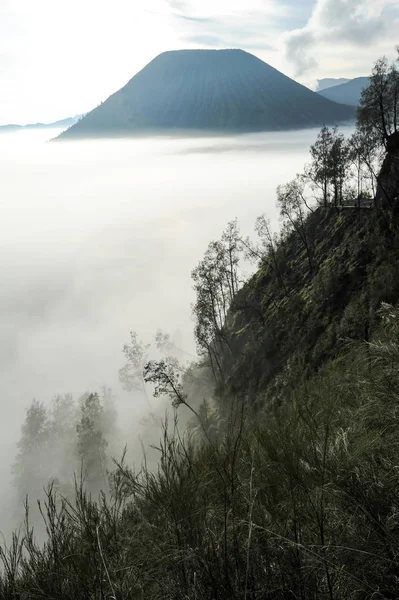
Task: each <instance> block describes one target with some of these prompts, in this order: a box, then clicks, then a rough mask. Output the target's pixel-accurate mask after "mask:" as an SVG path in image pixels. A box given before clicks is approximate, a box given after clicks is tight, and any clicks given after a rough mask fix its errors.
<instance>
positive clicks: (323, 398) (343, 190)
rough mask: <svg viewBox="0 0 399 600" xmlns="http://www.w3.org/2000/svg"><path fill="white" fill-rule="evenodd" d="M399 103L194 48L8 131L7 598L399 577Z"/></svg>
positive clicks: (223, 596)
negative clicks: (92, 98) (80, 108)
mask: <svg viewBox="0 0 399 600" xmlns="http://www.w3.org/2000/svg"><path fill="white" fill-rule="evenodd" d="M166 5H167V6H169V7H172V9H173V10H178V11H181V10H183V8H184V7H185V5H186V3H180V2H176V3H175V2H171V3H166V4H165V6H166ZM165 6H164V5H163V4H162V7H163V9H165ZM317 6H318V4H317ZM320 6H321V8H320V10H318V9H317V8H316V9H315V10H314V13H313V15H314V19H313V20H310V21H309V27H308V29H306V30H304V32H303V31H302V34H303V33H305V34H306V35H308V34H309V32H311V31H312V30H311V27H314V26H315V25H314V24H315V23H316V24H317V23H319V22H323V18H326V15H327V16H328V18H331V15H332V14H333V10H332V9H333V7H332V6H330V5H329V3H328V2H324V3H323V2H322V3H321V5H320ZM182 7H183V8H182ZM323 7H324V8H326V7H327V8H328V7H329V10H326V11H325V13H324V12H323ZM234 10H236V9H234ZM148 12H149V13H150V14H151V15H152V14H153V11H151V10H149V11H148ZM0 13H1V8H0ZM162 14H163V13H162ZM173 14H174V13H173ZM233 14H234V11H233ZM355 14H356V18H357V17H358V16H359V14H360V13H359V11H358V10H356V11H355ZM361 14H363V13H361ZM323 15H324V16H323ZM230 16H231V15H230ZM151 18H152V17H151ZM179 18H181V19H182V20H185V21H187V22H188V23H193V22H194V23H196V24H201V23H203V22H206V23H209V22H212V19H208V18H205V17H201V16H194V17H193V16H187V15H183V16H182V15H180V17H179ZM0 26H1V23H0ZM187 26H188V25H187ZM295 31H296V30H295ZM295 31H294V32H295ZM334 31H335V30H334ZM297 33H298V32H297ZM211 39H212V38H211ZM287 39H288V38H287ZM298 39H302V38H301V35H299V37H298ZM306 39H307V42H306V45H307V47H310V46H311V45H312V44H313V43H314V42H313V37H312V35H310V37H306ZM295 40H296V41H297V38H296V37H295V36H294V37H292V38H291V46H292V47H294V45H295ZM208 41H209V40H208ZM209 45H211V46H214V45H215V44H213V43H212V44H209ZM218 45H219V43H218V44H216V46H218ZM287 47H288V46H287ZM396 52H397V53H398V52H399V47H397V48H396ZM0 59H1V56H0ZM299 62H300V63H301V64H300V65H299V66H301V68H302V69H304V70H305V71H306V70H307V69H312V68H315V65H316V61H313V59H312V60H310V59H309V56H307V54H306V52H305V54H304V56H303V57H302V58H301V61H299ZM358 70H359V69H358ZM331 72H332V74H333V75H335V74H336V73H335V71H334V70H332V71H331ZM344 74H346V73H343V75H344ZM357 74H358V75H359V73H357ZM0 78H1V64H0ZM0 106H1V104H0ZM70 114H76V113H72V112H71V113H70ZM398 115H399V56H396V60H395V61H394V62H392V63H390V62H389V61H388V59H387V58H385V57H382V58H380V59H378V60H377V61H376V62H375V64H374V67H373V69H372V72H371V75H370V77H361V76H358V77H355V78H347V77H339V78H336V77H326V78H324V79H321V80H318V91H313V90H311V89H310V88H308V87H305V86H304V85H302V84H300V83H298V82H297V81H295V80H293V79H291V78H289V77H287V76H286V75H284V74H283V73H282V72H280V71H278V70H277V69H275V68H273V67H271V66H270V65H269V64H267V63H265V62H264V61H262V60H260V59H259V58H257V57H256V56H254V55H252V54H249V53H248V52H245V51H242V50H233V49H230V50H214V49H207V50H194V49H188V50H179V51H170V52H164V53H162V54H161V55H159V56H157V57H156V58H155V59H154V60H152V61H151V62H150V63H149V64H148V65H147V66H146V67H144V68H143V69H142V70H141V71H139V72H138V73H136V75H134V77H133V78H132V79H130V80H129V81H128V83H127V84H126V85H125V86H124V87H122V88H120V89H119V90H118V91H116V92H114V93H113V94H112V95H111V96H109V97H108V98H107V99H106V100H105V101H104V102H101V103H100V104H98V105H97V106H96V107H95V108H94V109H92V110H91V111H89V112H87V113H79V115H76V116H75V117H68V118H65V119H61V120H54V121H52V122H50V120H49V121H46V122H45V123H42V122H37V123H34V122H32V123H31V124H28V125H14V124H12V123H11V124H9V125H4V126H1V130H0V194H1V195H0V198H1V199H0V211H1V215H0V243H1V252H0V272H1V284H2V285H1V288H0V332H1V340H2V344H1V347H0V393H1V397H2V399H3V404H2V418H1V419H0V457H1V460H0V481H1V487H0V533H1V536H0V600H3V598H4V600H71V599H72V598H73V599H74V600H130V599H133V598H134V599H135V600H136V599H137V600H149V599H151V600H166V599H167V600H258V599H262V600H263V599H264V600H288V599H297V600H324V599H325V600H395V599H398V598H399V595H398V589H399V554H398V545H399V511H398V507H397V499H398V494H399V471H398V456H399V441H398V440H399V436H398V433H399V420H398V414H399V413H398V409H397V407H398V401H399V369H398V367H399V307H398V302H399V278H398V273H399V253H398V248H399V116H398Z"/></svg>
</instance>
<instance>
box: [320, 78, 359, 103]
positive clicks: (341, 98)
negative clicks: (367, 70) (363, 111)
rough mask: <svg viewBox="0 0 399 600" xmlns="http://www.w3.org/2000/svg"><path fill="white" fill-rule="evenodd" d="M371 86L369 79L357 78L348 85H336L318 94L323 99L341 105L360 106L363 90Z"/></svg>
mask: <svg viewBox="0 0 399 600" xmlns="http://www.w3.org/2000/svg"><path fill="white" fill-rule="evenodd" d="M368 85H369V78H368V77H356V79H352V80H351V81H348V82H347V83H342V84H341V85H336V86H334V87H330V88H328V89H325V90H322V91H320V92H318V93H319V94H320V96H323V98H327V100H332V102H338V103H339V104H349V105H350V106H359V102H360V97H361V95H362V90H363V89H364V88H365V87H368Z"/></svg>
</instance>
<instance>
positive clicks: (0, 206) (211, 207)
mask: <svg viewBox="0 0 399 600" xmlns="http://www.w3.org/2000/svg"><path fill="white" fill-rule="evenodd" d="M51 134H52V135H54V132H52V133H51ZM48 135H49V134H48V132H47V133H46V132H18V133H15V134H3V135H2V136H1V137H0V244H1V253H0V272H1V288H0V335H1V344H0V398H1V403H2V406H1V411H2V412H1V415H2V418H1V420H0V456H1V457H2V458H1V461H0V476H1V480H2V482H3V484H4V485H3V486H2V487H3V491H2V494H3V496H4V493H5V492H4V490H5V489H6V487H7V482H8V481H9V479H10V474H9V468H10V461H11V460H12V459H13V457H14V455H15V442H16V440H17V439H18V435H19V428H20V425H21V422H22V420H23V418H24V410H25V408H26V407H27V406H28V404H29V403H30V402H31V400H32V398H36V399H38V400H43V401H45V402H47V401H48V400H49V399H50V398H51V397H52V396H54V395H55V394H63V393H66V392H70V393H72V394H81V393H83V392H85V391H86V390H94V389H98V388H99V387H100V386H101V385H103V384H107V385H109V386H111V387H112V388H113V390H114V392H115V393H117V394H118V395H119V394H120V388H119V384H118V369H119V368H120V367H121V365H122V364H123V357H122V354H121V348H122V346H123V344H124V343H125V342H126V341H127V340H128V338H129V332H130V330H131V329H134V330H136V331H137V332H138V334H139V336H140V337H141V338H143V339H145V340H147V339H149V340H150V339H151V338H152V337H153V335H154V333H155V331H156V330H157V328H162V329H163V330H166V331H169V332H170V333H171V334H178V335H179V338H178V339H179V343H180V344H181V346H182V348H183V349H184V350H185V351H187V352H188V353H194V352H195V348H194V344H193V338H192V322H191V315H190V303H191V302H192V300H193V295H192V292H191V282H190V272H191V270H192V269H193V268H194V267H195V266H196V263H197V262H198V261H199V260H200V258H201V257H202V255H203V253H204V251H205V249H206V246H207V244H208V242H209V241H210V240H211V239H213V238H218V237H219V236H220V233H221V231H222V229H223V228H224V226H225V224H226V223H227V222H228V221H229V220H232V219H234V218H235V217H237V218H238V220H239V223H240V227H241V230H242V232H243V234H244V235H246V234H250V233H251V231H252V230H253V223H254V221H255V218H256V217H257V216H258V215H259V214H261V213H263V212H265V213H266V214H267V215H268V216H269V217H270V219H271V221H272V223H273V222H274V224H275V225H277V212H276V208H275V188H276V186H277V185H278V184H280V183H284V182H286V181H288V180H289V179H291V178H292V177H293V176H294V175H295V174H296V173H297V172H299V171H301V170H302V168H303V165H304V163H305V162H306V161H307V157H308V151H309V146H310V144H311V143H313V142H314V140H315V137H316V135H317V131H316V130H308V131H301V132H292V133H289V132H288V133H273V134H270V133H268V134H254V135H246V136H240V137H237V138H231V137H226V138H212V139H211V138H206V139H198V138H197V139H191V140H187V139H185V140H179V139H155V140H121V141H112V140H106V141H103V142H99V141H89V142H76V143H75V142H67V143H45V142H46V137H47V136H48ZM120 402H121V406H120V407H119V410H120V411H121V412H122V414H127V415H129V418H131V419H132V422H134V420H138V419H139V418H140V416H141V415H142V414H144V413H145V412H146V411H147V410H148V407H147V406H137V405H134V403H133V401H132V400H131V399H130V398H129V397H128V396H127V395H126V394H125V395H123V394H122V395H121V401H120ZM132 435H134V431H132ZM0 529H1V523H0Z"/></svg>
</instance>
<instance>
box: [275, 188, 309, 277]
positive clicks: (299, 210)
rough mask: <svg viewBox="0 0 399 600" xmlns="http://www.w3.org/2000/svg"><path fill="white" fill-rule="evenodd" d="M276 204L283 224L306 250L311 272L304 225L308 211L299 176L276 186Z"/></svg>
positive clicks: (307, 238) (307, 237) (307, 240)
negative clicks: (293, 233)
mask: <svg viewBox="0 0 399 600" xmlns="http://www.w3.org/2000/svg"><path fill="white" fill-rule="evenodd" d="M277 205H278V207H279V209H280V215H281V217H282V219H283V222H284V224H285V226H286V227H287V228H288V230H293V231H295V232H296V233H297V235H298V237H299V239H300V240H301V242H302V244H303V246H304V248H305V251H306V256H307V259H308V265H309V271H310V272H312V271H313V247H312V243H311V241H310V239H309V236H308V232H307V227H306V220H307V215H308V211H307V207H306V203H305V201H304V183H303V181H302V179H301V178H300V177H296V179H293V180H292V181H290V182H289V183H287V184H286V185H280V186H279V187H278V188H277Z"/></svg>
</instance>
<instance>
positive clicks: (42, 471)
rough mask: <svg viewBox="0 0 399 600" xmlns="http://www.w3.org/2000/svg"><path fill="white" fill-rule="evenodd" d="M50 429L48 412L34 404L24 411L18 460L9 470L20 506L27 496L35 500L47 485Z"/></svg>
mask: <svg viewBox="0 0 399 600" xmlns="http://www.w3.org/2000/svg"><path fill="white" fill-rule="evenodd" d="M49 441H50V428H49V421H48V415H47V411H46V409H45V407H44V405H43V404H42V402H38V401H37V400H33V401H32V403H31V405H30V406H29V408H28V409H27V411H26V417H25V421H24V423H23V425H22V427H21V438H20V440H19V442H18V445H17V449H18V453H17V458H16V461H15V463H14V465H13V467H12V470H13V476H14V485H15V486H16V488H17V490H18V493H19V500H20V501H21V502H22V501H23V500H24V498H25V497H26V495H27V494H29V495H30V496H33V498H34V499H35V500H36V499H37V498H38V497H39V496H40V495H41V493H42V491H43V487H44V486H45V485H46V484H47V483H48V481H49V478H48V457H49V452H48V450H49Z"/></svg>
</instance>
